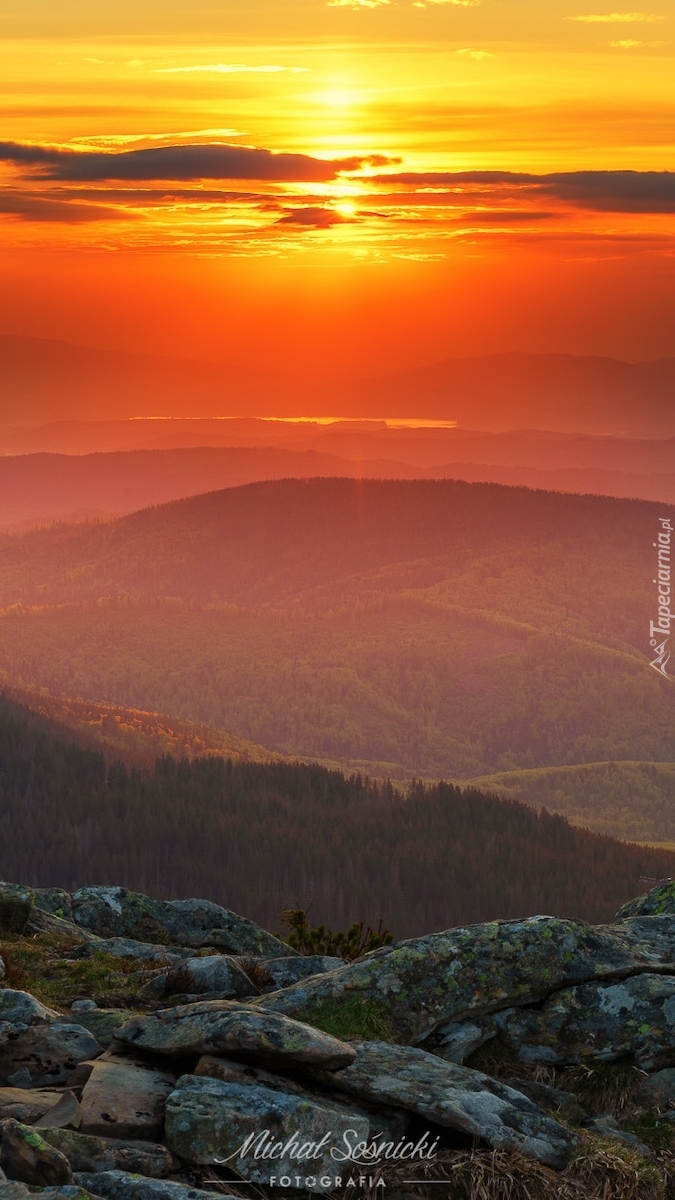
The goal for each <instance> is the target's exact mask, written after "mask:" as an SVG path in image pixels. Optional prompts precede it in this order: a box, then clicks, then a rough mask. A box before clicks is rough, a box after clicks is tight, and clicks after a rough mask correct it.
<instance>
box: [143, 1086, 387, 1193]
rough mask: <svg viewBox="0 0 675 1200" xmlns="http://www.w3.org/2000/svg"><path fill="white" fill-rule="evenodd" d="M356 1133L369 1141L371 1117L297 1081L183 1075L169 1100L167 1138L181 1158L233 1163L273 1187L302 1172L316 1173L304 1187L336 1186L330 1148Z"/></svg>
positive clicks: (241, 1172) (242, 1172) (244, 1175)
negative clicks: (283, 1086)
mask: <svg viewBox="0 0 675 1200" xmlns="http://www.w3.org/2000/svg"><path fill="white" fill-rule="evenodd" d="M350 1138H351V1140H352V1142H353V1144H354V1145H356V1144H357V1143H365V1144H366V1145H367V1144H368V1143H369V1142H370V1140H371V1130H370V1123H369V1121H368V1120H367V1118H364V1117H361V1116H360V1115H359V1114H358V1113H356V1112H352V1113H349V1112H348V1111H346V1110H345V1108H344V1106H336V1105H334V1104H332V1103H331V1101H330V1100H327V1099H323V1098H319V1097H317V1096H313V1095H311V1094H310V1093H309V1092H305V1093H304V1094H302V1093H301V1094H298V1089H297V1088H296V1089H294V1090H293V1091H287V1090H280V1089H278V1088H276V1087H275V1088H272V1087H268V1086H265V1085H263V1084H261V1083H257V1082H246V1083H242V1082H235V1081H226V1080H221V1079H209V1078H203V1077H202V1078H196V1077H195V1076H193V1075H184V1076H183V1077H182V1078H181V1079H179V1080H178V1083H177V1085H176V1090H175V1091H174V1092H172V1094H171V1095H170V1096H169V1098H168V1100H167V1104H166V1143H167V1145H168V1146H169V1148H170V1149H171V1150H172V1151H173V1152H174V1154H176V1155H177V1156H178V1157H179V1158H180V1159H181V1160H182V1161H184V1162H187V1163H191V1164H195V1165H196V1164H213V1163H214V1162H221V1163H227V1164H228V1166H229V1167H230V1168H231V1169H232V1170H233V1171H234V1172H235V1173H236V1174H237V1175H240V1176H241V1177H242V1178H243V1179H247V1180H249V1182H251V1183H263V1184H267V1185H268V1186H270V1187H273V1186H275V1184H274V1183H273V1180H274V1179H276V1180H277V1186H278V1180H279V1178H280V1177H284V1176H294V1175H296V1174H299V1173H301V1174H302V1176H303V1177H314V1179H315V1184H314V1186H310V1187H308V1188H307V1189H306V1190H308V1191H310V1192H316V1191H322V1190H330V1189H324V1188H322V1187H321V1185H320V1184H319V1182H318V1181H319V1178H321V1177H326V1176H329V1175H330V1176H335V1174H336V1161H335V1157H334V1155H333V1153H332V1151H333V1150H334V1149H335V1148H338V1149H339V1148H342V1147H344V1146H345V1145H348V1144H349V1141H350ZM273 1146H276V1153H275V1154H274V1156H273V1158H272V1155H271V1154H270V1153H269V1151H271V1149H272V1147H273ZM265 1150H267V1151H268V1153H267V1154H265Z"/></svg>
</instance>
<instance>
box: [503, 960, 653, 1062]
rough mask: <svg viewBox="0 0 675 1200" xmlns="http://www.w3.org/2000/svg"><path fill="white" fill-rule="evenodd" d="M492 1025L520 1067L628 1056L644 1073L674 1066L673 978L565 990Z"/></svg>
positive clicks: (638, 977) (644, 977) (645, 977)
mask: <svg viewBox="0 0 675 1200" xmlns="http://www.w3.org/2000/svg"><path fill="white" fill-rule="evenodd" d="M494 1020H495V1023H496V1024H497V1026H498V1027H499V1029H500V1030H501V1039H502V1040H503V1041H504V1042H505V1043H506V1044H507V1045H509V1046H510V1047H512V1048H513V1049H514V1050H515V1051H516V1052H517V1057H518V1058H519V1059H520V1061H521V1062H541V1063H554V1064H576V1063H582V1062H588V1061H600V1062H612V1061H614V1060H615V1059H617V1058H627V1057H631V1058H632V1059H633V1061H634V1062H635V1064H636V1066H638V1067H640V1068H641V1069H642V1070H644V1071H654V1070H657V1069H658V1068H659V1067H668V1066H672V1065H673V1064H674V1063H675V978H673V977H669V976H667V975H647V974H645V975H634V976H632V978H629V979H623V980H620V981H618V982H616V983H584V984H581V985H580V986H579V987H574V988H564V989H562V990H561V991H559V992H555V993H554V995H552V996H549V998H548V1000H546V1001H545V1003H544V1004H543V1005H542V1007H541V1008H540V1009H511V1010H507V1011H506V1012H504V1013H501V1014H499V1013H497V1014H495V1018H494Z"/></svg>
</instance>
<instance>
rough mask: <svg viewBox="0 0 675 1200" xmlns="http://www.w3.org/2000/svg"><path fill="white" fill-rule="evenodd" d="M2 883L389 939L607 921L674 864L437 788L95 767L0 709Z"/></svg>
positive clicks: (43, 724) (234, 765) (215, 765)
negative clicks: (115, 892) (203, 904)
mask: <svg viewBox="0 0 675 1200" xmlns="http://www.w3.org/2000/svg"><path fill="white" fill-rule="evenodd" d="M0 761H2V767H3V769H2V772H1V773H0V878H3V879H10V880H17V879H20V880H21V881H22V882H23V883H26V884H29V885H33V886H42V887H45V886H60V887H65V888H67V889H68V890H69V891H73V890H75V889H76V888H77V887H78V886H83V885H86V884H96V883H99V884H106V883H107V884H113V883H114V884H120V885H123V886H126V887H130V888H133V889H137V890H143V891H145V892H149V893H150V894H152V895H155V896H160V897H176V896H190V895H198V896H203V897H206V898H209V899H212V900H215V901H216V902H219V903H221V904H224V905H226V906H227V907H229V908H232V909H234V910H235V911H238V912H246V914H247V915H248V916H250V917H252V918H253V919H254V920H256V921H258V922H261V923H263V924H265V925H267V926H270V927H271V928H276V927H278V923H279V916H280V913H281V911H282V909H283V908H285V907H287V906H289V905H298V904H299V905H301V906H302V907H307V906H309V905H312V908H311V917H312V919H313V920H315V921H325V922H327V923H328V924H329V925H331V926H333V928H335V927H338V928H344V927H345V926H346V925H348V924H350V923H351V922H352V921H353V920H358V919H359V918H361V917H363V918H365V919H366V921H369V922H370V923H371V924H373V925H377V923H378V921H379V919H380V917H383V918H384V920H385V923H386V925H387V926H388V927H389V928H390V929H391V930H392V932H393V933H394V934H395V936H396V937H398V938H404V937H411V936H415V935H422V934H427V933H429V932H431V931H434V930H440V929H446V928H449V927H452V926H456V925H459V924H464V923H468V922H472V921H485V920H492V919H495V918H508V917H522V916H527V915H530V914H531V913H533V912H545V913H551V914H553V915H559V916H569V917H578V918H583V919H585V920H589V921H599V920H600V921H601V920H607V919H609V918H610V917H611V915H612V914H613V913H614V911H615V910H616V908H617V907H618V906H619V904H621V903H622V902H624V901H626V900H628V899H630V898H631V897H632V896H633V895H634V893H635V892H636V890H639V888H640V886H641V885H640V877H641V876H650V877H655V878H661V877H665V876H668V875H675V854H672V853H666V852H663V851H657V850H651V849H646V848H641V847H636V846H630V845H626V844H622V843H619V842H615V841H613V840H612V839H611V838H605V837H598V836H597V835H594V834H590V833H586V832H585V831H583V830H575V829H572V828H571V827H570V826H569V825H568V824H567V822H566V821H565V820H564V819H563V818H562V817H553V816H549V815H548V814H546V813H542V814H537V813H535V812H533V811H532V809H531V808H528V807H526V806H525V805H519V804H514V803H513V802H508V801H501V800H498V799H497V798H496V797H494V796H489V795H483V794H481V793H480V792H478V791H476V790H468V791H461V790H460V789H459V788H453V787H450V786H449V785H447V784H441V785H439V786H435V787H429V788H424V787H422V786H421V785H415V786H414V787H412V788H411V789H410V790H409V792H408V793H407V795H405V796H399V795H397V794H396V793H394V792H393V791H392V789H391V788H390V787H388V786H387V785H382V786H377V785H374V784H371V783H368V782H367V781H364V780H363V779H361V778H359V777H356V776H354V777H351V778H347V777H346V776H345V775H343V774H342V773H340V772H338V771H327V770H325V769H324V768H322V767H317V766H303V765H300V764H290V763H279V762H276V763H251V762H241V761H240V762H232V761H225V760H223V759H222V758H202V759H196V760H194V761H193V762H191V763H188V762H186V761H182V762H177V761H176V760H175V759H173V758H162V759H160V760H158V762H157V763H156V765H155V766H154V768H153V769H151V770H147V771H146V770H140V771H139V770H134V771H128V770H126V769H125V768H124V767H123V766H122V765H121V764H120V763H112V764H110V765H109V766H106V763H105V761H104V759H103V756H102V755H101V754H100V753H95V752H92V751H91V750H83V749H82V748H81V747H79V746H77V745H75V744H74V743H73V742H72V741H70V740H68V739H67V738H64V736H63V732H62V731H59V730H55V729H54V728H53V726H51V725H50V723H49V722H48V721H46V720H45V719H44V718H43V717H39V716H36V715H35V714H33V713H29V712H27V711H26V710H25V709H22V708H21V707H20V706H18V705H17V704H15V703H13V702H11V701H9V700H8V699H7V698H5V697H1V696H0Z"/></svg>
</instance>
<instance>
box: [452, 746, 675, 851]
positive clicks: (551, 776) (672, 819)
mask: <svg viewBox="0 0 675 1200" xmlns="http://www.w3.org/2000/svg"><path fill="white" fill-rule="evenodd" d="M468 782H469V783H470V785H471V786H472V787H476V788H479V789H480V790H481V791H489V792H495V793H496V794H497V795H501V796H506V797H508V798H509V799H512V800H518V801H521V802H523V803H525V804H532V805H533V806H534V807H535V808H541V807H544V808H547V809H548V810H549V812H558V813H562V814H563V816H565V817H566V818H567V820H568V821H571V822H572V824H573V825H582V826H584V828H586V829H594V830H596V831H597V832H598V833H609V834H610V835H611V836H612V837H619V838H625V839H635V840H636V841H645V842H646V841H650V842H663V843H666V842H668V843H671V842H672V841H673V839H674V838H675V762H632V761H630V760H629V761H627V762H621V761H619V762H615V761H611V762H599V763H583V764H581V765H579V764H575V765H573V766H560V767H537V768H534V769H533V770H530V771H502V772H500V773H499V774H496V775H486V776H483V777H480V778H477V779H471V780H469V781H468Z"/></svg>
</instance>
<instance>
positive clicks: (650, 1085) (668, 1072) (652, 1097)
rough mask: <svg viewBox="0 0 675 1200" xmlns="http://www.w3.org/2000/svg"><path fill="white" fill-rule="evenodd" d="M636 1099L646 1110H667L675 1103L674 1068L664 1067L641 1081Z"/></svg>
mask: <svg viewBox="0 0 675 1200" xmlns="http://www.w3.org/2000/svg"><path fill="white" fill-rule="evenodd" d="M638 1097H639V1099H640V1101H641V1103H642V1104H644V1105H646V1107H647V1108H669V1107H670V1106H671V1105H672V1104H673V1102H675V1067H665V1068H664V1069H663V1070H662V1071H657V1072H656V1073H655V1074H654V1075H648V1076H647V1078H646V1079H643V1080H642V1083H641V1084H640V1088H639V1091H638Z"/></svg>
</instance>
